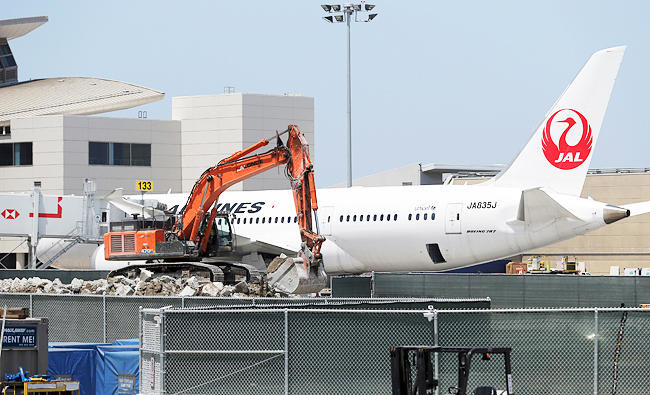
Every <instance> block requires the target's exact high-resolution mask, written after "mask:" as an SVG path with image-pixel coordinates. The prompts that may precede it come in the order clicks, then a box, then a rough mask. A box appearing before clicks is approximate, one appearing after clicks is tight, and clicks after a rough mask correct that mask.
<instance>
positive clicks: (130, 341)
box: [113, 339, 140, 346]
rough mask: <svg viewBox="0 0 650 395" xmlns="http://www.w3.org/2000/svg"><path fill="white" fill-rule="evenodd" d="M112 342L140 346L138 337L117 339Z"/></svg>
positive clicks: (117, 344) (118, 344)
mask: <svg viewBox="0 0 650 395" xmlns="http://www.w3.org/2000/svg"><path fill="white" fill-rule="evenodd" d="M113 344H114V345H116V346H140V339H117V340H115V343H113Z"/></svg>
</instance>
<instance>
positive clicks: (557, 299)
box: [331, 272, 650, 309]
mask: <svg viewBox="0 0 650 395" xmlns="http://www.w3.org/2000/svg"><path fill="white" fill-rule="evenodd" d="M331 288H332V294H333V296H335V297H373V298H441V297H444V298H478V297H480V298H485V297H489V298H490V299H491V301H492V308H504V309H512V308H516V309H520V308H521V309H524V308H547V307H548V308H556V307H620V306H621V304H622V303H623V304H625V306H628V307H633V306H639V305H641V304H650V276H576V275H560V274H526V275H512V274H480V275H479V274H458V273H453V274H448V273H380V272H373V273H371V274H370V275H367V276H338V277H333V278H332V286H331Z"/></svg>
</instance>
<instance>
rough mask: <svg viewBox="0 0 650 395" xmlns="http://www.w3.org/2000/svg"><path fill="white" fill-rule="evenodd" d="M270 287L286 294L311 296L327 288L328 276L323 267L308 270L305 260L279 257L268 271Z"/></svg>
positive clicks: (267, 278) (267, 276)
mask: <svg viewBox="0 0 650 395" xmlns="http://www.w3.org/2000/svg"><path fill="white" fill-rule="evenodd" d="M266 280H267V282H268V284H269V286H270V287H271V288H272V289H274V290H276V291H279V292H282V293H286V294H309V293H314V292H319V291H321V290H322V289H323V288H326V287H327V274H325V271H324V270H323V265H322V264H320V265H318V267H317V268H315V270H309V271H308V270H307V269H306V268H305V265H304V264H303V258H297V257H277V258H275V259H274V260H273V261H272V262H271V264H270V265H269V267H268V268H267V270H266Z"/></svg>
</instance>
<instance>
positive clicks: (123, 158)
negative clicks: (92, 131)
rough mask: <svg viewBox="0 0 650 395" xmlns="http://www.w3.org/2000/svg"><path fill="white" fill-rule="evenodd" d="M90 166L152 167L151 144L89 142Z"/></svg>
mask: <svg viewBox="0 0 650 395" xmlns="http://www.w3.org/2000/svg"><path fill="white" fill-rule="evenodd" d="M88 164H90V165H109V166H151V144H129V143H105V142H98V141H89V142H88Z"/></svg>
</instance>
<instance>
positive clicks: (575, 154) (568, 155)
mask: <svg viewBox="0 0 650 395" xmlns="http://www.w3.org/2000/svg"><path fill="white" fill-rule="evenodd" d="M559 113H562V114H561V115H560V116H558V117H557V118H558V120H556V119H555V118H556V116H557V115H558V114H559ZM562 124H565V125H562ZM574 126H575V127H576V128H580V127H582V134H581V137H580V140H578V142H577V143H575V144H574V145H569V143H567V135H568V134H569V132H570V131H571V130H572V128H573V127H574ZM551 127H553V129H555V130H557V129H558V128H560V130H562V129H564V131H563V132H562V134H561V135H560V139H559V141H558V144H557V145H556V144H555V142H554V141H553V139H552V138H551ZM574 132H575V130H574ZM574 136H575V134H574ZM572 140H575V138H574V139H572ZM592 143H593V137H592V136H591V126H590V125H589V123H588V122H587V118H585V116H584V115H582V114H581V113H579V112H578V111H576V110H573V109H569V108H563V109H561V110H557V111H556V112H555V113H554V114H553V115H551V117H550V118H549V119H548V121H546V125H545V127H544V131H543V132H542V149H543V151H544V156H546V159H547V160H548V162H549V163H550V164H552V165H553V166H555V167H557V168H558V169H562V170H571V169H575V168H576V167H578V166H580V165H581V164H583V163H584V162H585V160H586V159H587V158H588V157H589V154H590V153H591V146H592Z"/></svg>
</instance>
